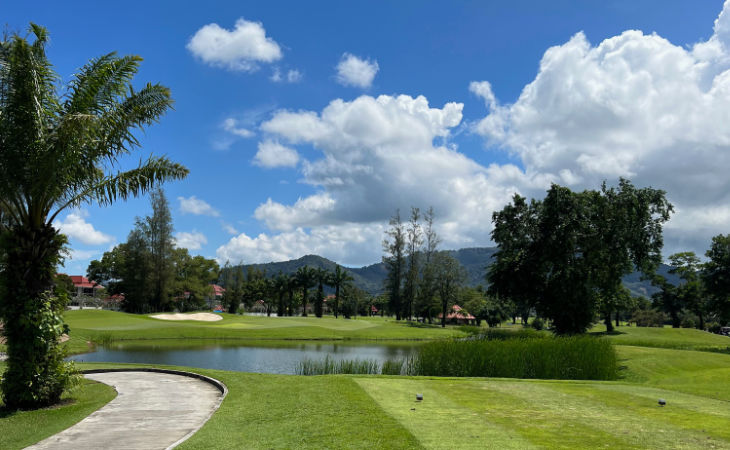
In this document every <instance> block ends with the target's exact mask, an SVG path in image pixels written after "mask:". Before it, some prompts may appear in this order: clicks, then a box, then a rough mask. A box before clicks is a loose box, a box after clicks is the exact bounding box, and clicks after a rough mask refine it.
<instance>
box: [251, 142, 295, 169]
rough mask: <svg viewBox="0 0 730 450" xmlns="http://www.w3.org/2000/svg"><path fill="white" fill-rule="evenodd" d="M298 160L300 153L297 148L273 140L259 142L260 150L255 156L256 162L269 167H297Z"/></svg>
mask: <svg viewBox="0 0 730 450" xmlns="http://www.w3.org/2000/svg"><path fill="white" fill-rule="evenodd" d="M298 162H299V153H297V151H296V150H294V149H292V148H289V147H286V146H283V145H281V144H279V143H278V142H276V141H271V140H266V141H262V142H259V146H258V151H257V152H256V156H254V158H253V163H254V164H256V165H257V166H261V167H266V168H269V169H271V168H274V167H296V165H297V163H298Z"/></svg>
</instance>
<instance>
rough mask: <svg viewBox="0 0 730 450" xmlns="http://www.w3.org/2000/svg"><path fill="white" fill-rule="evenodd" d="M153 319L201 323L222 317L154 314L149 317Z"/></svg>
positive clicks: (197, 314) (202, 314) (205, 314)
mask: <svg viewBox="0 0 730 450" xmlns="http://www.w3.org/2000/svg"><path fill="white" fill-rule="evenodd" d="M150 317H153V318H155V319H162V320H199V321H201V322H215V321H216V320H222V319H223V316H219V315H218V314H213V313H195V314H181V313H175V314H155V315H154V316H150Z"/></svg>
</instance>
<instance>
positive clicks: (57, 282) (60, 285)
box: [53, 273, 75, 295]
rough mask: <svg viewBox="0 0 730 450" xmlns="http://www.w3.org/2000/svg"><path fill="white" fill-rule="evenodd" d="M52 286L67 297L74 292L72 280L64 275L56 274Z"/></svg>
mask: <svg viewBox="0 0 730 450" xmlns="http://www.w3.org/2000/svg"><path fill="white" fill-rule="evenodd" d="M53 284H54V286H56V289H61V290H63V292H65V293H66V294H67V295H71V294H72V293H73V292H74V290H75V288H74V282H73V280H72V279H71V277H70V276H68V275H66V274H65V273H57V274H56V275H54V276H53Z"/></svg>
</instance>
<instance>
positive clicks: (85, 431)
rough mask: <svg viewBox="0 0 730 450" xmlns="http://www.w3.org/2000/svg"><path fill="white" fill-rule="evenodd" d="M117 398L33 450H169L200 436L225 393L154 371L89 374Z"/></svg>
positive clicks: (192, 381) (196, 382) (189, 380)
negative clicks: (110, 389)
mask: <svg viewBox="0 0 730 450" xmlns="http://www.w3.org/2000/svg"><path fill="white" fill-rule="evenodd" d="M85 376H86V378H88V379H91V380H96V381H99V382H102V383H105V384H108V385H110V386H113V387H114V388H115V389H116V390H117V393H118V394H117V397H116V398H115V399H113V400H112V401H111V402H109V403H107V404H106V405H105V406H103V407H101V408H100V409H98V410H97V411H96V412H94V413H92V414H91V415H89V416H88V417H86V418H85V419H83V420H82V421H81V422H79V423H77V424H76V425H74V426H72V427H70V428H68V429H66V430H64V431H62V432H60V433H58V434H55V435H53V436H51V437H49V438H48V439H45V440H43V441H41V442H39V443H38V444H36V445H33V446H31V447H28V448H31V449H104V450H111V449H166V448H170V447H171V446H173V445H175V444H177V443H179V442H180V441H181V439H183V438H186V437H188V435H190V434H191V433H193V432H195V431H197V430H198V429H199V428H200V427H201V426H202V425H203V424H204V423H205V422H206V421H207V420H208V418H210V416H211V414H212V413H213V412H214V411H215V410H216V409H218V406H219V404H220V402H221V399H222V394H221V392H220V391H219V390H218V389H217V388H216V387H214V386H213V385H211V384H210V383H206V382H205V381H202V380H198V379H195V378H190V377H185V376H181V375H171V374H166V373H155V372H109V373H94V374H88V375H85Z"/></svg>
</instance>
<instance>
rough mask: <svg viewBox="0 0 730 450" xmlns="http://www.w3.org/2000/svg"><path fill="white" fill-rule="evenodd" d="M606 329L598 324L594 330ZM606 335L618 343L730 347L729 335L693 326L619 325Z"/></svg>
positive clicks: (602, 330) (683, 346)
mask: <svg viewBox="0 0 730 450" xmlns="http://www.w3.org/2000/svg"><path fill="white" fill-rule="evenodd" d="M605 330H606V327H605V326H604V325H597V326H595V327H594V328H593V330H592V331H593V332H594V333H596V334H605ZM606 336H607V337H608V338H609V339H611V341H613V342H614V343H615V344H617V345H634V346H639V347H658V348H674V349H683V350H708V349H711V348H712V349H727V348H729V347H730V338H729V337H727V336H720V335H719V334H713V333H709V332H707V331H700V330H696V329H693V328H671V327H664V328H649V327H619V328H617V329H616V331H615V332H614V333H612V334H607V335H606Z"/></svg>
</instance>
